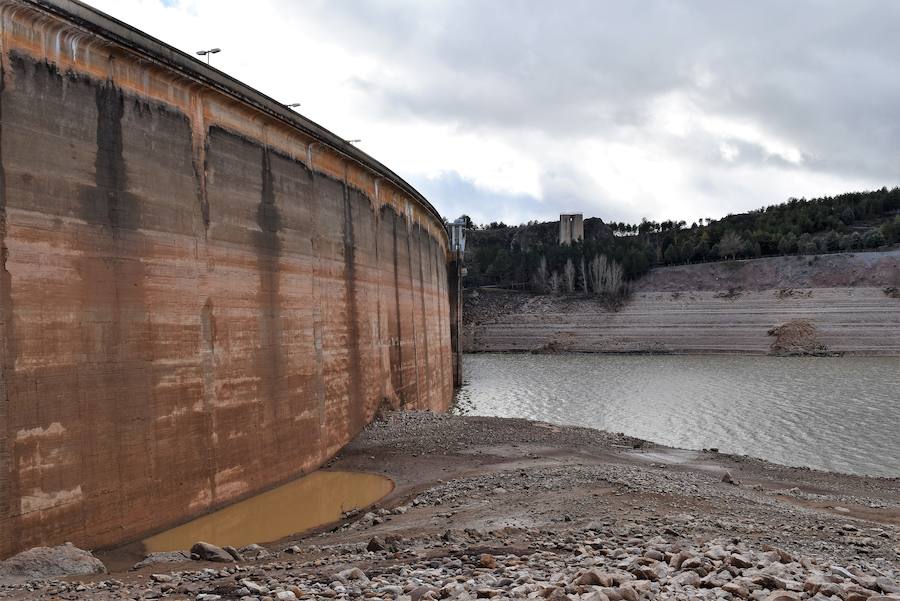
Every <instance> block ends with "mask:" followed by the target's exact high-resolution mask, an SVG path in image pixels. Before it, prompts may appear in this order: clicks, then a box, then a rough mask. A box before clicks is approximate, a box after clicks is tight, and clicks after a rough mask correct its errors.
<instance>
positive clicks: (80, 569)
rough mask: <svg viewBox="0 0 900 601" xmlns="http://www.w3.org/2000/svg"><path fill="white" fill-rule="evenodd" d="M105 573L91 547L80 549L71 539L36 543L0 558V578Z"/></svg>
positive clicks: (41, 577)
mask: <svg viewBox="0 0 900 601" xmlns="http://www.w3.org/2000/svg"><path fill="white" fill-rule="evenodd" d="M105 573H106V566H104V565H103V562H101V561H100V560H99V559H97V558H96V557H94V556H93V555H92V554H91V552H90V551H85V550H84V549H79V548H78V547H76V546H75V545H73V544H72V543H66V544H64V545H60V546H58V547H35V548H33V549H29V550H27V551H22V552H21V553H19V554H17V555H13V556H12V557H10V558H9V559H7V560H6V561H0V578H24V579H28V580H43V579H48V578H58V577H60V576H81V575H86V574H105Z"/></svg>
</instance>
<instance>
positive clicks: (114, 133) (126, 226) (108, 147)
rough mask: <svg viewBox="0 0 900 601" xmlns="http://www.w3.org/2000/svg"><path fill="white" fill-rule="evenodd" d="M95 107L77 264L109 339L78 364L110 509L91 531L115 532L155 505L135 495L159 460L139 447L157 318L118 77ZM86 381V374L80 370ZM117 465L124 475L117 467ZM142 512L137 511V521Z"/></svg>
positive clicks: (93, 457) (98, 95) (91, 447)
mask: <svg viewBox="0 0 900 601" xmlns="http://www.w3.org/2000/svg"><path fill="white" fill-rule="evenodd" d="M94 98H95V103H96V111H97V126H96V156H95V159H94V187H93V188H88V189H85V190H84V192H83V194H82V218H83V219H84V221H85V222H87V223H89V224H92V225H93V226H94V228H93V229H94V231H95V232H96V233H97V237H96V241H95V244H94V245H93V252H91V253H87V254H85V255H84V256H83V257H81V258H80V259H79V267H78V270H79V276H80V278H81V294H80V300H81V303H82V305H81V311H82V312H83V314H86V315H91V316H93V321H92V322H91V323H90V327H92V328H93V330H94V331H95V332H98V333H101V335H102V336H103V344H102V346H101V347H95V346H91V342H90V340H89V339H86V342H85V345H86V346H85V349H84V353H85V355H84V356H85V358H83V359H80V360H78V364H77V365H75V366H73V367H74V370H75V371H76V373H78V372H81V371H83V372H84V373H85V374H87V377H88V381H91V382H93V384H91V386H92V387H91V388H90V389H88V390H86V391H84V392H85V396H84V398H83V401H84V408H83V411H84V412H85V416H86V418H85V419H86V420H87V423H85V424H84V425H83V430H82V432H83V435H82V438H81V440H82V442H83V444H84V447H83V448H84V449H85V453H86V457H88V458H89V460H88V462H87V463H88V465H87V466H86V467H85V470H86V471H87V472H88V473H89V474H90V476H89V478H88V479H91V478H93V482H94V483H95V488H92V490H90V491H88V492H87V495H88V496H89V497H91V498H92V501H93V502H96V503H98V504H99V505H100V506H105V507H106V509H105V510H104V512H103V513H104V515H102V517H101V515H100V514H97V515H96V516H92V519H93V520H94V521H93V523H87V522H86V524H85V528H86V529H87V530H92V529H100V530H101V531H102V530H103V529H105V530H107V531H110V530H113V529H115V528H119V527H121V526H122V525H123V524H125V523H127V521H126V518H125V513H126V512H128V513H129V515H128V520H131V519H135V520H137V519H144V517H145V516H146V515H147V514H149V513H151V512H152V508H150V507H147V506H142V505H140V504H139V503H138V499H137V497H138V496H139V495H140V494H142V491H143V490H144V487H145V485H146V479H147V478H148V474H147V471H146V470H147V465H148V464H149V463H150V462H152V458H151V459H148V458H147V456H146V451H145V450H141V451H138V450H136V449H141V448H142V447H144V448H146V447H145V445H142V444H140V440H141V438H146V437H147V436H148V432H147V430H146V426H145V424H147V423H150V421H151V420H152V417H151V410H152V407H151V401H150V398H151V388H152V385H151V378H150V373H151V369H152V368H151V365H150V360H149V357H150V356H152V349H151V341H150V329H149V316H148V314H147V309H146V302H145V297H144V295H145V281H144V280H145V270H144V264H143V262H142V259H141V253H142V252H143V251H144V247H143V246H142V244H141V239H140V234H139V233H138V232H137V230H138V229H139V227H140V223H141V213H140V211H141V207H140V204H139V199H138V198H137V197H135V196H134V195H133V194H131V193H130V192H129V191H128V178H127V169H126V164H125V156H124V139H123V127H122V121H123V118H124V117H125V98H124V95H123V93H122V91H121V90H120V89H119V88H118V87H117V86H116V85H115V83H114V82H113V81H111V80H108V81H106V82H103V83H98V84H96V86H95V91H94ZM79 375H80V374H79ZM95 427H96V428H99V429H101V430H104V429H105V430H106V431H107V432H113V433H115V434H114V437H113V440H114V441H115V442H114V444H111V445H104V444H102V441H100V440H98V439H97V438H96V437H94V436H93V435H92V434H91V432H90V431H91V430H92V429H93V428H95ZM110 465H115V466H116V468H117V469H116V470H115V471H113V470H110V468H109V466H110ZM135 514H137V515H135Z"/></svg>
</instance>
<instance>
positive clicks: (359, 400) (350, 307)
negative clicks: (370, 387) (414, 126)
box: [343, 166, 365, 436]
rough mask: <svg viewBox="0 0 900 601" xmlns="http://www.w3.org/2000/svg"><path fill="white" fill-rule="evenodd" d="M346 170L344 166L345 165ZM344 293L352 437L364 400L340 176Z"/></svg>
mask: <svg viewBox="0 0 900 601" xmlns="http://www.w3.org/2000/svg"><path fill="white" fill-rule="evenodd" d="M345 169H346V166H345ZM343 190H344V291H345V298H346V302H347V313H346V327H347V333H348V338H349V339H348V340H347V351H348V353H349V355H350V356H349V357H348V365H347V370H348V372H349V374H348V375H349V377H350V391H349V392H350V398H349V399H348V400H349V412H350V429H349V432H350V435H351V436H354V435H355V434H356V433H357V432H359V431H360V430H361V429H362V427H363V425H364V424H363V415H364V412H365V398H364V397H363V392H362V383H361V382H360V370H361V369H362V361H361V357H360V352H359V343H360V341H359V306H358V304H357V298H356V263H355V258H356V248H355V239H354V234H353V199H352V198H351V196H350V188H349V186H348V185H347V178H346V176H345V177H344V184H343Z"/></svg>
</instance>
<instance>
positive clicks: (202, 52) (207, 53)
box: [197, 48, 222, 65]
mask: <svg viewBox="0 0 900 601" xmlns="http://www.w3.org/2000/svg"><path fill="white" fill-rule="evenodd" d="M219 52H222V49H221V48H210V49H209V50H198V51H197V56H205V57H206V64H207V65H208V64H209V56H210V55H211V54H217V53H219Z"/></svg>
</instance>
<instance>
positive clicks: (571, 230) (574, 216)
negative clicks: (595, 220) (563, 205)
mask: <svg viewBox="0 0 900 601" xmlns="http://www.w3.org/2000/svg"><path fill="white" fill-rule="evenodd" d="M579 240H584V217H582V214H581V213H570V214H566V213H562V214H560V216H559V243H560V244H572V243H573V242H578V241H579Z"/></svg>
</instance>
